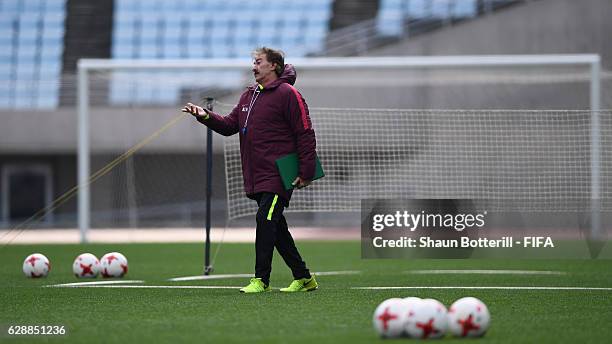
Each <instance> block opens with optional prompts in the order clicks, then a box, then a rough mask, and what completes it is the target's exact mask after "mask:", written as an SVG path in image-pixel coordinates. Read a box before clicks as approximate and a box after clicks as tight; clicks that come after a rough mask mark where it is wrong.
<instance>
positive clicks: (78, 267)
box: [72, 253, 100, 278]
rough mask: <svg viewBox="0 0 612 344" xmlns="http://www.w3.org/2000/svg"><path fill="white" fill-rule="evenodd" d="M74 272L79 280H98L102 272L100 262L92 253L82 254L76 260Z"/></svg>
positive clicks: (73, 267)
mask: <svg viewBox="0 0 612 344" xmlns="http://www.w3.org/2000/svg"><path fill="white" fill-rule="evenodd" d="M72 272H74V275H75V276H76V277H77V278H96V277H98V273H99V272H100V261H99V260H98V258H97V257H96V256H94V255H93V254H91V253H82V254H80V255H79V256H78V257H76V259H75V260H74V263H73V264H72Z"/></svg>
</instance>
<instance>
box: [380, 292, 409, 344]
mask: <svg viewBox="0 0 612 344" xmlns="http://www.w3.org/2000/svg"><path fill="white" fill-rule="evenodd" d="M407 315H408V312H407V305H406V301H404V300H402V299H400V298H392V299H387V300H385V301H383V302H382V303H381V304H380V305H378V307H376V310H375V311H374V317H373V318H372V321H373V323H374V329H375V330H376V332H378V334H379V335H380V336H381V337H383V338H398V337H401V336H403V335H404V327H405V325H406V317H407Z"/></svg>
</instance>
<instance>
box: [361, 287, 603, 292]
mask: <svg viewBox="0 0 612 344" xmlns="http://www.w3.org/2000/svg"><path fill="white" fill-rule="evenodd" d="M351 289H361V290H400V289H465V290H600V291H612V288H600V287H511V286H510V287H495V286H492V287H455V286H441V287H430V286H429V287H426V286H423V287H352V288H351Z"/></svg>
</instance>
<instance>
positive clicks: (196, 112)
mask: <svg viewBox="0 0 612 344" xmlns="http://www.w3.org/2000/svg"><path fill="white" fill-rule="evenodd" d="M181 111H182V112H187V113H188V114H190V115H192V116H193V117H195V118H204V119H208V117H209V116H210V111H208V110H207V109H204V108H203V107H201V106H197V105H194V104H191V103H187V105H185V107H183V109H181Z"/></svg>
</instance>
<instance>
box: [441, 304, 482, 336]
mask: <svg viewBox="0 0 612 344" xmlns="http://www.w3.org/2000/svg"><path fill="white" fill-rule="evenodd" d="M490 321H491V315H490V314H489V310H488V309H487V306H486V305H485V304H484V303H483V302H482V301H480V300H479V299H477V298H475V297H464V298H461V299H459V300H457V301H455V302H454V303H453V304H452V305H451V306H450V308H449V310H448V329H449V331H450V333H452V334H453V336H456V337H481V336H483V335H484V334H485V332H487V329H488V328H489V323H490Z"/></svg>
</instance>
